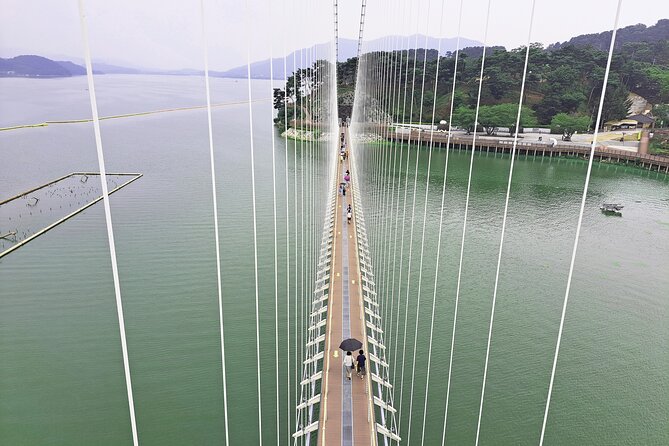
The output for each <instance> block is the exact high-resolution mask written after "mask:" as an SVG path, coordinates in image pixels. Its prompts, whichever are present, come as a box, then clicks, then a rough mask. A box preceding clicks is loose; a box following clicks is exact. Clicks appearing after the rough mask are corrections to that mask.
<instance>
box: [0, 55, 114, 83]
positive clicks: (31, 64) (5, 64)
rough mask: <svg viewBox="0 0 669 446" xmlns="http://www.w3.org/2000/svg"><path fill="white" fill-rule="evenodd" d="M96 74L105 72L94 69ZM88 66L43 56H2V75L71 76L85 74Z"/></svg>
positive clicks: (0, 66) (0, 70)
mask: <svg viewBox="0 0 669 446" xmlns="http://www.w3.org/2000/svg"><path fill="white" fill-rule="evenodd" d="M93 73H95V74H104V73H103V72H102V71H99V70H93ZM85 75H86V68H85V67H82V66H81V65H77V64H75V63H73V62H70V61H68V60H62V61H56V60H51V59H47V58H46V57H42V56H35V55H22V56H16V57H11V58H7V59H3V58H0V77H40V78H41V77H71V76H85Z"/></svg>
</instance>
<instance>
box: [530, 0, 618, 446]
mask: <svg viewBox="0 0 669 446" xmlns="http://www.w3.org/2000/svg"><path fill="white" fill-rule="evenodd" d="M621 6H622V0H618V6H617V8H616V18H615V21H614V23H613V33H612V34H611V44H610V46H609V55H608V58H607V60H606V70H605V72H604V83H603V85H602V95H601V97H600V98H599V109H598V110H597V121H596V124H595V132H594V135H593V136H592V145H591V146H590V156H589V158H588V170H587V172H586V174H585V185H584V186H583V195H582V196H581V209H580V210H579V213H578V223H577V224H576V235H575V237H574V247H573V249H572V252H571V262H570V264H569V275H568V277H567V288H566V290H565V295H564V301H563V303H562V314H561V315H560V328H559V330H558V336H557V341H556V344H555V355H554V357H553V367H552V369H551V379H550V383H549V385H548V396H547V398H546V409H545V411H544V419H543V422H542V424H541V438H540V440H539V446H543V444H544V435H545V434H546V421H547V420H548V410H549V408H550V403H551V396H552V394H553V383H554V380H555V369H556V368H557V360H558V354H559V353H560V342H561V341H562V330H563V328H564V319H565V315H566V313H567V303H568V301H569V292H570V290H571V280H572V277H573V274H574V264H575V262H576V251H577V250H578V240H579V237H580V236H581V225H582V223H583V212H584V210H585V199H586V198H587V195H588V186H589V185H590V173H591V172H592V162H593V160H594V159H595V146H596V145H597V135H598V134H599V125H600V123H601V119H602V109H603V108H604V97H605V96H606V84H607V83H608V81H609V72H610V70H611V59H612V58H613V47H614V45H615V42H616V33H617V32H618V21H619V18H620V9H621Z"/></svg>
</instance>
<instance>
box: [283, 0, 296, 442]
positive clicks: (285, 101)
mask: <svg viewBox="0 0 669 446" xmlns="http://www.w3.org/2000/svg"><path fill="white" fill-rule="evenodd" d="M287 16H288V14H286V8H283V21H284V22H285V21H286V19H287ZM287 58H288V56H287V55H286V33H283V77H284V79H285V85H284V88H285V91H284V96H283V104H284V107H283V120H284V125H285V127H286V128H285V130H284V145H285V149H286V151H285V159H284V163H285V164H284V179H285V183H286V189H285V193H286V204H285V206H284V207H285V208H286V352H285V353H286V384H287V387H286V405H287V411H286V421H287V423H288V428H287V430H286V433H287V435H288V441H290V438H291V436H290V432H291V429H292V424H291V414H292V413H293V410H292V407H291V404H290V396H291V394H290V388H291V385H290V378H291V373H290V369H291V367H290V358H291V356H294V355H291V354H290V346H291V345H290V213H289V209H290V207H289V206H288V200H289V198H288V197H289V188H288V186H289V184H288V183H289V182H288V68H287V62H286V59H287Z"/></svg>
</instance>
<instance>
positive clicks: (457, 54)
mask: <svg viewBox="0 0 669 446" xmlns="http://www.w3.org/2000/svg"><path fill="white" fill-rule="evenodd" d="M463 3H464V1H463V0H460V11H459V13H458V36H457V43H456V49H455V66H454V68H453V86H452V88H451V104H450V110H449V115H448V139H447V141H446V161H445V164H444V181H443V184H442V187H441V211H440V213H439V236H438V240H437V260H436V262H435V271H434V292H433V294H432V317H431V320H430V350H429V354H428V361H427V364H428V366H427V385H426V388H425V407H426V408H427V398H428V389H429V385H430V365H431V361H432V339H433V334H434V305H435V301H436V299H437V282H438V280H439V259H440V255H441V238H442V232H443V224H444V202H445V198H446V179H447V176H448V162H449V153H450V145H451V136H452V135H453V125H452V122H453V108H454V105H455V86H456V81H457V76H458V62H459V60H460V34H461V30H462V8H463ZM454 313H455V314H454V317H453V332H452V334H451V349H450V357H449V363H448V364H449V365H448V381H447V384H446V410H445V413H444V429H443V434H442V440H441V444H442V446H443V445H444V442H445V439H446V417H447V414H448V398H449V396H450V394H449V390H450V385H451V370H452V365H453V347H454V345H455V344H454V342H455V322H456V320H457V314H458V300H457V298H456V301H455V310H454ZM425 415H426V414H425V413H424V414H423V432H424V431H425ZM423 440H424V437H423V438H422V439H421V444H423Z"/></svg>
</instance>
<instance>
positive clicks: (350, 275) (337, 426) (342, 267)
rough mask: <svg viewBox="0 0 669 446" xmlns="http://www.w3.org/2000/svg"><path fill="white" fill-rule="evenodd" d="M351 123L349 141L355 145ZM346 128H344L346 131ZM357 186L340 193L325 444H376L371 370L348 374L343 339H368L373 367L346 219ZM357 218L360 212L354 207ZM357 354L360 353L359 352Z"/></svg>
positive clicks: (322, 426) (321, 437)
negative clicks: (348, 377)
mask: <svg viewBox="0 0 669 446" xmlns="http://www.w3.org/2000/svg"><path fill="white" fill-rule="evenodd" d="M347 130H348V129H347V128H344V129H343V130H342V131H345V132H346V143H347V147H349V150H350V144H349V140H348V132H347ZM340 134H341V133H340ZM347 169H349V161H348V160H346V161H344V162H340V163H339V166H338V168H337V176H338V178H339V179H342V178H343V177H344V172H345V171H346V170H347ZM352 194H353V190H352V189H351V188H349V190H348V191H347V195H346V196H342V195H341V194H338V195H337V201H336V204H335V206H336V209H335V227H334V240H333V252H332V255H333V260H332V265H333V267H332V270H331V272H330V274H331V279H330V284H331V290H330V299H329V304H328V320H327V327H326V333H327V337H326V343H325V355H326V356H325V357H326V358H327V359H326V362H325V364H324V371H323V375H324V381H323V389H324V390H323V391H322V393H323V395H324V401H323V410H321V411H320V423H319V431H318V444H319V445H327V446H333V445H342V446H353V445H355V446H375V445H376V436H375V432H374V419H373V415H374V414H373V407H372V400H371V396H370V375H369V373H368V374H367V375H366V376H365V378H364V379H360V378H358V377H356V375H355V373H354V374H353V376H352V379H351V380H348V379H347V378H346V372H345V370H344V366H343V354H342V352H341V351H340V350H339V344H340V342H341V341H342V340H343V339H346V338H348V337H353V338H356V339H359V340H360V341H362V342H363V347H362V348H363V349H364V350H365V356H367V358H368V361H367V369H368V370H369V354H368V352H367V348H366V344H367V343H366V337H365V331H364V312H363V302H362V290H361V284H360V266H359V261H358V254H357V252H358V251H357V235H356V231H355V224H354V221H352V222H351V224H348V223H347V221H346V207H347V205H348V204H349V203H350V204H351V205H352V206H353V196H352ZM353 214H354V216H353V218H355V212H354V213H353ZM354 356H356V355H355V354H354Z"/></svg>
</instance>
